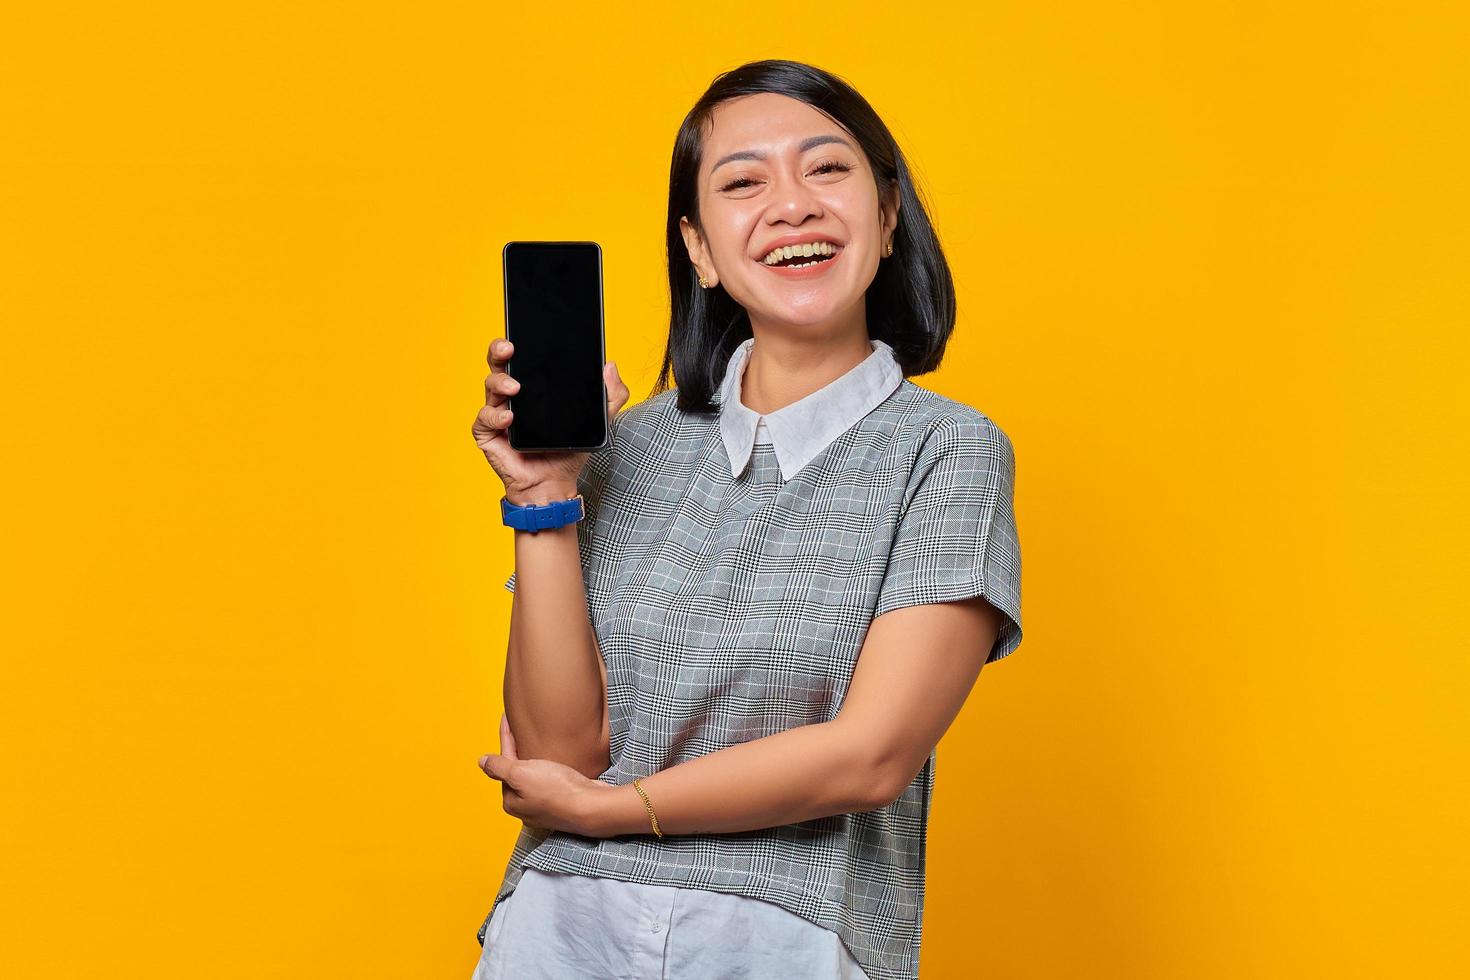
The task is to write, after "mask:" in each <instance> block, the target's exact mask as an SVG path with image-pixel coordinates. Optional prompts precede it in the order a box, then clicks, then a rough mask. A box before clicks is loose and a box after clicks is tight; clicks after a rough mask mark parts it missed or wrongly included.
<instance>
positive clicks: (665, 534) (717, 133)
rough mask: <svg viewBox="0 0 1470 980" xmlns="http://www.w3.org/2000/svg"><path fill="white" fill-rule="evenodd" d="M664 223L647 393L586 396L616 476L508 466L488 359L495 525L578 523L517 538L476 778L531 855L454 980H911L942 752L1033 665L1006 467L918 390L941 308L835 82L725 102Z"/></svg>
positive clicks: (757, 66)
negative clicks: (480, 772)
mask: <svg viewBox="0 0 1470 980" xmlns="http://www.w3.org/2000/svg"><path fill="white" fill-rule="evenodd" d="M818 106H820V107H821V108H820V109H819V108H817V107H818ZM669 205H670V206H669V223H668V263H669V286H670V295H671V301H672V307H673V310H672V321H671V325H670V331H669V341H668V346H667V351H666V354H665V358H664V364H663V371H662V374H661V377H660V382H659V387H657V388H656V389H655V390H654V392H653V393H652V394H651V395H650V397H648V398H647V399H645V400H644V401H643V402H641V403H640V404H638V405H636V406H634V407H632V408H630V409H628V410H627V411H625V412H620V411H619V410H620V409H621V407H622V405H623V404H624V402H625V401H626V400H627V396H628V389H627V388H626V387H625V386H624V385H623V383H622V381H621V379H620V378H619V376H618V374H617V370H616V367H615V365H613V364H608V365H607V366H606V367H605V368H604V371H605V380H606V382H607V387H608V391H609V406H608V407H609V413H610V416H611V423H610V424H611V426H612V431H613V438H612V442H611V445H610V446H608V447H607V448H605V449H602V450H598V451H595V452H592V453H590V454H589V453H580V454H569V453H559V454H549V455H534V456H533V455H531V454H527V455H524V456H523V455H520V454H518V453H516V452H515V451H514V450H512V449H511V448H510V447H509V445H508V442H507V439H506V438H505V435H504V430H505V427H506V425H507V424H508V423H509V421H510V416H511V413H510V411H509V410H508V409H506V408H505V407H504V405H505V399H506V397H507V396H509V395H512V394H514V393H515V391H516V390H517V383H516V381H515V380H514V379H513V378H511V377H510V376H509V374H508V372H507V371H506V370H505V364H506V361H507V359H508V358H509V357H510V355H511V353H512V348H511V345H510V344H509V343H508V342H507V341H505V340H503V339H497V340H496V341H495V343H494V344H493V345H492V346H491V350H490V358H489V359H490V367H491V373H490V376H489V378H488V379H487V381H486V405H485V408H484V409H483V410H482V411H481V412H480V414H479V416H478V418H477V420H476V424H475V436H476V440H477V442H478V443H479V445H480V446H481V448H482V449H483V450H484V452H485V455H486V456H487V457H488V459H489V460H490V462H491V464H492V465H493V466H494V468H495V470H496V472H497V473H498V474H499V475H500V477H501V478H502V480H503V481H504V483H505V488H506V489H505V496H506V498H507V499H508V500H509V501H510V502H511V503H512V504H519V505H523V506H525V505H544V504H549V503H552V502H554V501H559V500H565V499H569V498H572V497H574V496H576V495H577V494H579V493H580V494H581V495H582V498H583V504H584V516H583V518H582V520H581V521H580V522H578V523H575V524H572V525H567V526H564V527H559V528H554V529H550V530H542V531H538V532H535V533H532V532H527V531H517V532H516V533H515V538H516V542H515V547H516V571H515V573H514V574H513V575H511V577H510V579H509V580H508V581H507V582H506V588H508V589H510V590H511V591H512V592H514V593H515V598H514V599H513V604H512V609H513V611H512V617H511V625H510V647H509V653H508V657H507V664H506V682H505V690H506V708H507V712H508V715H509V718H508V720H507V719H502V723H501V749H502V751H501V754H498V755H489V756H486V757H484V758H482V760H481V767H482V768H483V769H484V770H485V771H486V773H487V774H488V775H490V776H491V777H493V778H495V779H497V780H500V781H501V784H502V791H503V798H504V805H505V809H506V811H507V812H509V813H511V814H513V815H515V816H518V817H520V818H521V819H522V820H523V821H524V822H525V825H526V826H525V829H524V830H523V831H522V834H521V836H520V839H519V840H518V841H517V843H516V845H515V848H514V851H513V853H512V855H511V859H510V862H509V865H508V867H507V870H506V875H505V879H504V881H503V883H502V885H501V887H500V889H499V894H498V895H497V896H496V899H495V902H494V904H493V906H492V908H491V911H490V914H489V915H488V916H487V917H486V919H485V922H484V923H483V924H482V925H481V928H480V932H479V935H478V938H479V939H480V941H481V943H482V945H483V947H484V949H483V955H482V957H481V960H480V963H479V966H478V968H477V970H476V973H475V980H498V978H511V977H514V978H517V980H521V978H527V977H555V978H563V977H597V978H610V977H633V976H639V977H644V976H646V977H672V978H688V980H693V978H698V980H710V978H719V977H759V978H764V977H801V978H805V977H857V978H868V980H892V978H913V977H917V976H918V960H919V942H920V931H921V923H922V911H923V898H924V845H925V830H926V825H927V820H928V812H929V800H930V793H931V790H932V787H933V779H934V747H935V745H936V743H937V742H938V741H939V738H940V736H941V735H942V734H943V733H944V731H945V730H946V729H947V728H948V726H949V725H950V723H951V722H952V721H953V720H954V718H955V717H956V715H957V714H958V712H959V710H960V708H961V707H962V705H963V704H964V701H965V698H966V696H967V694H968V692H969V691H970V689H971V687H972V686H973V684H974V682H975V680H976V678H977V676H978V674H979V671H980V668H981V666H982V665H983V664H984V663H987V662H990V661H994V660H997V659H999V658H1001V657H1003V656H1006V655H1007V654H1009V653H1010V652H1011V651H1013V650H1014V649H1016V647H1017V646H1018V645H1019V644H1020V642H1021V626H1020V554H1019V548H1018V542H1017V533H1016V526H1015V517H1014V513H1013V505H1012V489H1013V481H1014V458H1013V455H1012V448H1011V444H1010V440H1009V439H1008V438H1007V437H1006V435H1005V433H1003V432H1002V431H1001V430H1000V428H998V427H997V426H996V425H995V424H994V423H993V422H991V421H990V420H989V419H988V418H987V417H986V416H985V415H983V414H981V413H980V412H979V411H978V410H976V409H974V408H972V407H970V406H968V405H965V404H962V403H960V402H957V401H953V400H951V399H948V398H945V397H943V396H941V395H938V394H935V393H934V392H931V391H928V390H926V389H924V388H921V387H919V386H918V385H915V384H913V383H912V382H910V381H908V380H907V376H908V375H911V374H922V373H925V372H927V371H931V370H933V369H934V368H935V367H937V366H938V364H939V362H940V359H941V357H942V356H943V353H944V348H945V344H946V342H947V340H948V337H949V334H950V331H951V329H952V327H953V324H954V319H955V308H954V293H953V286H952V281H951V278H950V274H949V270H948V267H947V266H946V264H945V261H944V257H943V254H942V253H941V251H940V248H939V244H938V241H937V240H936V238H935V235H934V231H933V229H932V227H931V225H930V223H929V220H928V218H927V216H926V215H925V213H924V209H923V206H922V204H921V203H920V201H919V199H918V196H917V194H916V192H915V189H914V187H913V185H912V183H911V181H910V178H909V174H908V169H907V167H906V165H905V163H904V160H903V157H902V155H901V154H900V152H899V150H898V148H897V146H896V145H895V143H894V140H893V138H892V136H891V135H890V133H889V132H888V129H887V127H886V126H884V124H883V123H882V122H881V120H879V118H878V117H877V115H876V114H875V113H874V112H873V110H872V108H871V107H870V106H869V105H868V104H867V102H866V101H864V100H863V98H862V97H861V96H860V95H858V94H857V93H856V92H855V91H853V90H852V89H851V88H850V87H848V86H847V85H846V84H845V83H844V82H842V81H840V80H839V79H837V78H835V77H834V76H832V75H830V74H828V73H826V72H824V71H821V70H819V69H816V68H813V67H811V66H808V65H803V64H799V63H794V62H789V61H761V62H755V63H752V64H748V65H745V66H742V67H741V68H738V69H736V70H734V71H732V72H728V73H726V74H724V75H722V76H720V77H719V78H717V79H716V80H715V82H714V83H713V84H712V86H711V87H710V89H709V91H707V92H706V93H705V94H704V95H703V97H701V99H700V100H699V102H698V103H697V104H696V105H695V106H694V108H693V109H692V110H691V111H690V113H689V115H688V117H686V119H685V121H684V124H683V127H682V128H681V130H680V133H679V136H678V140H677V143H676V146H675V150H674V156H673V163H672V172H671V177H670V194H669ZM778 248H780V249H781V250H780V251H779V252H778V251H777V249H778ZM778 256H779V258H778ZM671 371H672V373H673V374H674V375H675V376H676V377H677V379H678V381H679V384H678V387H676V388H670V387H669V386H668V385H669V380H670V377H669V376H670V372H671ZM518 580H519V585H520V588H519V590H517V588H516V586H517V581H518ZM512 733H513V734H512Z"/></svg>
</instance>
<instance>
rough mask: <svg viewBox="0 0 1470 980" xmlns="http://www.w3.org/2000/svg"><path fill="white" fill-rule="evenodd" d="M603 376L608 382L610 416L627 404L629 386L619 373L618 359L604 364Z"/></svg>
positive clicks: (608, 411)
mask: <svg viewBox="0 0 1470 980" xmlns="http://www.w3.org/2000/svg"><path fill="white" fill-rule="evenodd" d="M602 377H603V380H604V381H605V382H606V383H607V414H608V417H609V418H610V417H612V416H614V415H616V414H618V412H619V411H620V410H621V409H622V407H623V406H624V405H625V404H627V401H628V386H627V385H626V384H624V383H623V378H622V375H620V374H618V365H617V362H616V361H608V362H607V363H606V364H604V365H603V367H602Z"/></svg>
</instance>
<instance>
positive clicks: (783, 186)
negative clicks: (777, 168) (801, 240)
mask: <svg viewBox="0 0 1470 980" xmlns="http://www.w3.org/2000/svg"><path fill="white" fill-rule="evenodd" d="M771 190H772V193H771V206H770V207H769V208H768V209H767V211H766V221H767V222H768V223H772V224H774V223H775V222H777V221H784V222H786V223H787V224H792V225H799V224H801V223H802V222H803V221H805V220H806V219H807V218H808V217H812V216H815V217H818V218H820V217H822V214H823V211H822V204H821V201H820V200H818V198H817V194H816V192H815V191H814V190H813V189H812V188H811V186H810V185H808V184H807V182H806V181H804V180H802V179H801V177H800V176H799V175H798V176H792V175H790V174H787V175H785V176H782V177H779V178H777V179H776V181H775V183H774V185H773V186H772V189H771Z"/></svg>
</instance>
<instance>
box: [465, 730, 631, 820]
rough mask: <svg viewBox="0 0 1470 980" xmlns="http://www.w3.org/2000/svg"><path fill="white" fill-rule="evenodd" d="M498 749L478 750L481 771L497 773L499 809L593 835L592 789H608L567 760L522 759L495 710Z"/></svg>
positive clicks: (593, 802)
mask: <svg viewBox="0 0 1470 980" xmlns="http://www.w3.org/2000/svg"><path fill="white" fill-rule="evenodd" d="M500 748H501V753H500V754H499V755H482V756H480V768H481V769H482V770H483V771H484V772H485V775H487V776H489V777H490V778H492V779H498V780H500V783H501V796H502V800H503V803H504V806H505V812H506V813H508V814H510V815H511V816H513V817H519V818H520V819H521V820H522V821H523V822H524V823H525V824H526V826H528V827H537V828H543V829H546V830H563V831H566V832H567V833H572V834H580V835H582V836H584V837H595V836H598V835H597V833H596V826H595V823H596V821H595V817H596V814H597V807H596V803H597V795H596V794H599V793H602V792H605V791H607V790H610V789H612V787H611V786H609V785H608V784H607V783H604V782H600V781H598V780H596V779H588V778H587V777H586V776H584V775H582V774H581V773H580V772H578V771H577V770H575V769H573V768H572V767H571V766H564V765H562V764H561V763H560V762H552V761H551V760H550V759H522V758H520V757H519V756H518V755H516V742H515V736H513V735H512V734H511V731H510V721H509V719H507V718H506V716H505V715H503V714H502V715H501V716H500Z"/></svg>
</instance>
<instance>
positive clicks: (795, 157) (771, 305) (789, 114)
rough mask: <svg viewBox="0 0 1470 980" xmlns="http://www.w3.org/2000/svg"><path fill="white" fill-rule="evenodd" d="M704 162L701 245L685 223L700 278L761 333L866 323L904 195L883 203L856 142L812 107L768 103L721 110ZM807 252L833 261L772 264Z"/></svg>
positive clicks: (764, 97) (755, 100) (780, 100)
mask: <svg viewBox="0 0 1470 980" xmlns="http://www.w3.org/2000/svg"><path fill="white" fill-rule="evenodd" d="M702 156H703V159H702V162H701V164H700V172H699V210H700V216H701V218H702V219H703V225H704V229H703V230H704V234H703V236H701V235H700V234H699V232H698V231H696V230H695V228H694V226H693V225H692V224H691V223H690V221H689V218H688V216H687V215H686V216H685V217H683V218H682V219H681V220H680V229H681V231H682V233H683V235H684V242H685V245H686V246H687V247H688V249H689V255H690V258H691V259H692V260H693V262H694V265H695V267H696V269H697V270H698V273H699V274H701V275H703V276H705V278H706V279H708V280H709V282H710V284H711V286H712V287H713V285H714V284H716V283H718V284H719V285H720V286H722V287H723V288H724V289H725V291H726V292H727V293H729V294H730V296H731V297H732V298H733V299H734V300H735V301H736V302H737V303H739V304H740V305H741V306H743V307H745V309H746V311H747V312H748V313H749V314H750V318H751V321H752V324H759V325H766V324H773V323H781V324H789V325H793V326H804V327H817V328H824V327H825V328H828V329H829V330H832V331H836V330H840V329H842V328H843V327H845V326H847V325H849V323H850V321H851V320H852V319H853V318H854V317H857V318H862V317H863V315H864V304H863V296H864V294H865V293H866V292H867V289H868V286H869V284H871V283H872V281H873V277H874V276H875V275H876V274H877V271H878V263H879V262H880V261H881V260H882V258H883V250H884V246H885V245H886V244H887V243H888V242H889V241H891V240H892V237H893V229H894V228H895V227H896V225H897V223H898V188H897V185H896V184H893V185H890V188H889V194H888V200H887V201H886V202H884V203H882V204H880V202H879V199H878V193H877V189H876V186H875V183H874V175H873V171H872V168H871V166H870V165H869V163H868V159H867V156H866V155H865V154H864V153H863V151H862V149H861V147H859V145H858V142H857V140H855V139H853V137H852V136H851V135H850V134H849V133H847V132H845V131H844V130H843V129H842V128H841V127H840V126H838V125H837V124H836V123H835V122H833V121H832V120H831V119H830V118H828V117H827V116H825V115H823V114H822V113H820V112H818V111H817V110H816V109H814V108H812V107H811V106H809V105H807V104H806V103H805V102H801V101H800V100H797V99H793V98H790V97H788V96H784V95H776V94H774V93H761V94H759V95H751V96H745V97H742V98H739V99H734V100H732V101H729V102H725V103H722V104H721V105H720V106H718V107H717V108H716V109H715V111H714V114H713V117H712V126H711V127H710V129H709V130H708V131H707V133H706V136H705V140H704V148H703V155H702ZM801 242H827V243H830V244H831V245H832V246H835V249H834V254H833V255H832V256H831V257H830V258H827V257H825V256H823V255H821V254H814V255H812V256H810V257H808V258H801V257H795V258H792V259H789V260H786V261H784V262H782V263H781V265H788V266H789V265H795V264H799V263H802V262H813V261H816V262H817V264H815V265H810V266H807V267H805V268H795V269H782V268H779V267H777V266H773V265H772V264H770V263H769V262H767V257H768V255H769V253H770V252H771V251H772V249H774V248H775V247H776V246H778V245H785V244H790V243H801ZM824 258H825V261H823V259H824ZM818 332H825V331H818Z"/></svg>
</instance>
